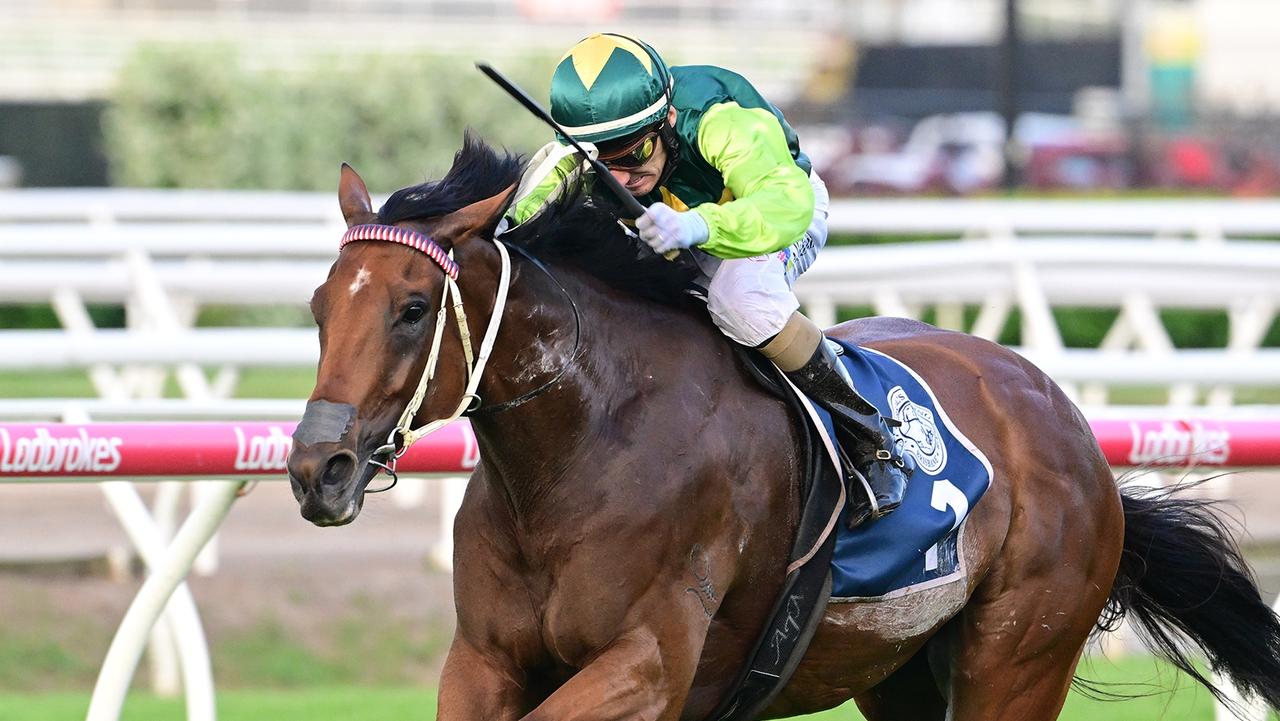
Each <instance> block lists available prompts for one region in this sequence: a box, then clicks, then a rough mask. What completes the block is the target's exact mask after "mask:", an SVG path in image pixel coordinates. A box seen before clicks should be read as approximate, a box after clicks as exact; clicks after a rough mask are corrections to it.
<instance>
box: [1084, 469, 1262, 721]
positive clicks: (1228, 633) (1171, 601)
mask: <svg viewBox="0 0 1280 721" xmlns="http://www.w3.org/2000/svg"><path fill="white" fill-rule="evenodd" d="M1122 501H1123V503H1124V521H1125V529H1124V553H1123V555H1122V556H1121V559H1120V570H1119V572H1118V573H1117V575H1116V582H1115V585H1114V586H1113V588H1112V591H1111V597H1110V598H1109V599H1108V600H1107V608H1106V611H1105V612H1104V614H1103V620H1102V621H1100V622H1099V625H1100V626H1103V627H1109V626H1112V625H1113V624H1114V623H1115V622H1117V621H1118V620H1119V619H1120V618H1121V617H1123V616H1124V615H1125V614H1126V613H1127V614H1128V615H1130V616H1131V617H1133V618H1134V619H1135V620H1136V625H1137V626H1138V627H1139V631H1140V633H1141V634H1142V635H1143V637H1144V640H1145V641H1146V643H1147V645H1148V646H1149V647H1150V648H1151V649H1152V650H1153V651H1155V652H1157V653H1158V654H1160V655H1161V656H1164V657H1165V658H1167V659H1168V660H1169V661H1170V662H1171V663H1173V664H1174V665H1175V666H1177V667H1178V668H1180V669H1182V670H1183V671H1185V672H1186V673H1187V674H1188V675H1190V676H1192V677H1193V678H1195V679H1196V680H1197V681H1199V682H1200V683H1202V684H1204V685H1205V687H1206V688H1208V689H1209V690H1210V691H1212V692H1213V695H1214V696H1216V697H1218V699H1219V700H1223V701H1224V703H1228V704H1229V703H1230V702H1229V701H1226V698H1225V697H1224V695H1223V693H1222V691H1221V690H1220V689H1218V688H1216V687H1215V686H1214V684H1213V683H1212V682H1210V680H1209V679H1207V678H1205V676H1204V674H1202V673H1201V672H1200V671H1199V670H1197V669H1196V667H1195V665H1194V664H1193V662H1192V659H1191V657H1190V656H1191V653H1190V649H1189V648H1188V647H1187V645H1186V643H1185V641H1186V640H1190V641H1193V642H1194V643H1195V645H1197V646H1199V647H1200V648H1201V649H1202V650H1203V651H1204V653H1205V654H1206V655H1207V657H1208V661H1209V666H1210V667H1211V668H1212V669H1213V670H1214V671H1216V672H1219V673H1222V674H1223V675H1225V676H1227V677H1229V678H1230V679H1231V680H1232V681H1233V682H1235V684H1236V686H1237V688H1239V689H1240V690H1242V691H1244V692H1246V693H1251V694H1253V695H1255V696H1256V697H1258V698H1260V699H1262V700H1264V701H1265V702H1267V703H1268V704H1270V706H1271V707H1272V708H1276V709H1280V617H1277V616H1276V614H1275V612H1273V611H1272V610H1271V609H1270V608H1269V607H1268V606H1267V604H1266V602H1264V601H1263V600H1262V598H1261V595H1260V594H1259V592H1258V586H1257V582H1256V581H1255V579H1254V577H1253V574H1252V572H1251V571H1250V570H1249V566H1248V565H1247V564H1246V563H1245V560H1244V557H1243V556H1242V555H1241V554H1240V549H1239V548H1238V547H1237V546H1236V544H1235V541H1234V539H1233V538H1232V536H1231V533H1230V531H1229V530H1228V529H1227V528H1226V526H1225V525H1224V524H1223V521H1222V519H1221V518H1220V517H1219V516H1217V515H1216V514H1215V513H1214V511H1213V502H1212V501H1205V500H1195V499H1187V498H1174V497H1172V496H1171V495H1170V492H1169V491H1167V490H1166V491H1156V492H1152V493H1146V494H1132V495H1131V494H1128V493H1122Z"/></svg>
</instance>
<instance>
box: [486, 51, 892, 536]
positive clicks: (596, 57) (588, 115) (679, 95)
mask: <svg viewBox="0 0 1280 721" xmlns="http://www.w3.org/2000/svg"><path fill="white" fill-rule="evenodd" d="M551 115H552V117H554V118H555V119H556V121H557V122H559V123H560V125H561V126H563V128H564V129H565V131H566V132H568V133H570V134H572V135H573V137H574V139H575V140H578V141H579V142H580V143H581V144H582V145H583V147H584V149H586V150H587V152H588V153H595V154H596V156H597V157H598V159H599V160H600V161H601V162H602V163H604V165H605V166H606V167H608V168H609V171H610V173H612V174H613V176H614V177H615V178H617V179H618V181H619V182H620V183H621V184H622V185H623V187H625V188H626V189H627V190H628V191H629V192H631V194H632V195H634V196H636V198H637V199H638V200H639V201H640V202H641V204H643V205H645V206H647V208H648V209H647V210H646V211H645V214H644V215H643V216H641V217H640V218H638V219H637V220H636V229H637V231H638V232H639V235H640V238H641V239H642V240H644V242H645V243H647V244H648V245H649V246H650V247H651V248H652V249H653V250H654V251H655V252H657V253H667V252H670V251H673V250H681V249H686V248H688V249H690V250H691V254H692V256H693V258H694V259H695V261H696V262H697V264H698V267H699V268H700V270H701V271H702V277H701V281H702V284H703V286H704V287H705V289H706V291H707V307H708V310H709V311H710V314H711V318H712V320H713V321H714V322H715V324H716V326H717V327H718V328H719V329H720V330H721V331H722V332H723V333H724V334H725V335H727V336H729V337H730V338H732V339H733V340H735V341H737V342H738V343H741V344H743V345H747V346H751V347H753V348H758V349H759V350H760V351H761V352H762V353H763V354H764V355H765V356H766V357H768V358H769V359H770V360H772V361H773V362H774V363H775V364H776V365H777V366H778V367H779V368H780V369H781V370H782V371H783V372H785V373H786V375H787V377H788V378H790V379H791V381H792V382H793V383H795V385H796V386H798V387H799V388H800V390H801V391H803V392H804V393H805V394H806V395H808V396H809V397H810V398H812V399H813V400H814V401H816V402H817V403H819V404H820V405H822V406H823V407H824V408H826V409H827V410H828V411H830V412H831V413H832V415H833V416H834V417H835V419H836V424H837V427H838V428H840V429H841V430H842V431H843V433H842V436H844V438H846V439H850V440H851V441H852V442H851V443H845V444H844V445H845V447H846V450H847V451H848V452H849V453H851V454H852V456H853V459H852V465H853V467H854V468H856V469H857V470H858V471H859V472H860V473H861V475H862V476H863V477H864V478H865V479H866V481H867V484H868V485H869V486H870V488H869V489H865V492H866V495H868V496H869V497H870V504H869V507H862V506H861V504H854V508H855V511H854V513H855V517H854V518H853V519H852V521H851V525H856V524H857V523H860V522H862V521H865V520H866V519H867V518H878V517H879V516H882V515H884V514H886V513H888V512H890V511H892V510H893V509H894V508H896V507H897V506H898V505H899V504H900V503H901V502H902V497H903V493H904V492H905V489H906V484H907V478H908V476H909V475H910V473H911V471H912V469H913V468H914V464H913V463H912V462H911V460H912V459H911V458H910V456H905V457H904V456H903V455H902V454H901V453H900V452H899V450H898V448H897V446H896V443H895V441H894V436H893V434H892V433H891V432H890V430H889V427H888V425H887V424H886V422H885V419H884V418H883V417H881V416H880V414H879V413H878V412H877V411H876V409H875V407H874V406H872V405H871V404H870V403H869V402H867V401H866V400H865V399H864V398H863V397H862V396H861V395H859V394H858V392H857V391H856V390H855V389H854V388H853V386H852V384H851V381H850V379H849V376H848V374H847V372H846V371H845V369H844V366H843V365H842V364H841V363H840V362H839V361H838V360H837V355H838V353H839V352H840V351H839V347H838V346H836V345H835V344H834V343H831V342H830V341H826V339H825V338H824V336H823V334H822V331H821V330H820V329H819V328H818V327H817V326H816V325H815V324H814V323H813V322H812V321H811V320H809V319H808V318H806V317H805V316H804V315H802V314H800V312H799V310H798V309H799V307H800V303H799V301H798V300H797V299H796V296H795V294H794V293H793V292H792V291H791V285H792V284H793V283H794V282H795V280H796V278H797V277H799V275H800V274H801V273H803V272H804V271H805V270H807V269H808V268H809V266H810V265H811V264H812V263H813V261H814V258H815V257H816V256H817V254H818V251H819V250H821V249H822V247H823V245H825V244H826V240H827V207H828V204H829V198H828V195H827V190H826V186H825V185H824V184H823V182H822V180H821V179H820V178H819V177H818V175H817V174H816V173H814V172H813V168H812V164H811V163H810V161H809V158H808V156H806V155H805V154H804V153H803V152H801V151H800V146H799V142H798V140H797V138H796V133H795V131H794V130H792V128H791V126H790V125H788V124H787V121H786V120H785V119H784V118H783V116H782V113H781V112H780V111H779V110H778V109H777V108H775V107H774V106H773V105H771V104H770V103H769V102H768V101H766V100H765V99H764V98H763V97H761V95H760V93H758V92H757V91H756V89H755V88H753V87H752V86H751V84H750V83H748V82H747V81H746V79H744V78H743V77H742V76H740V75H738V74H736V73H733V72H730V71H728V70H725V69H723V68H718V67H713V66H709V65H689V66H679V67H672V68H668V67H667V65H666V64H665V63H664V62H663V61H662V58H661V57H659V56H658V53H657V52H656V51H654V49H653V48H651V47H650V46H649V45H647V44H646V43H644V42H641V41H639V40H637V39H635V38H631V37H628V36H625V35H616V34H612V33H604V34H595V35H591V36H590V37H588V38H586V39H584V40H582V41H581V42H579V43H578V44H576V45H574V46H573V47H572V48H571V49H570V50H569V52H568V53H567V54H565V56H564V57H563V58H562V59H561V60H560V63H559V65H557V66H556V69H555V72H554V74H553V75H552V77H551ZM575 153H576V151H574V150H573V149H572V148H571V147H568V146H566V145H561V144H560V143H558V142H551V143H548V144H547V145H546V146H545V147H543V148H542V149H541V150H539V151H538V152H537V153H535V154H534V156H533V158H532V159H531V160H530V163H529V166H528V168H527V170H526V171H525V175H524V177H523V179H522V180H521V183H520V187H519V189H518V190H517V195H516V198H517V199H516V202H515V203H514V204H513V206H512V210H511V211H509V212H508V222H509V223H510V224H512V225H515V224H520V223H523V222H525V221H527V220H528V219H530V218H531V217H533V216H535V215H537V214H538V213H539V212H540V211H541V210H542V209H543V208H544V207H546V205H547V204H548V203H549V202H551V201H552V200H553V199H555V198H556V197H559V196H560V194H561V193H563V192H564V188H565V185H566V184H567V183H569V182H577V180H578V178H580V177H583V176H584V175H585V174H586V173H589V172H590V167H591V166H590V165H589V164H587V163H586V162H583V161H581V159H580V158H579V157H578V156H577V155H576V154H575ZM853 485H854V487H855V488H856V487H857V486H858V485H860V484H853ZM860 507H862V508H863V509H864V510H863V511H862V512H861V513H860V512H859V511H858V510H857V509H858V508H860Z"/></svg>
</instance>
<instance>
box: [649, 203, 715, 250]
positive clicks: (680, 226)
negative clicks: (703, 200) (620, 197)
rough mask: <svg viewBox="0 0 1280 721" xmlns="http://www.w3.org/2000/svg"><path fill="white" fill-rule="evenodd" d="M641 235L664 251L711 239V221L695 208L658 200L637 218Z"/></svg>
mask: <svg viewBox="0 0 1280 721" xmlns="http://www.w3.org/2000/svg"><path fill="white" fill-rule="evenodd" d="M636 230H637V231H639V232H640V239H641V240H643V241H644V242H646V243H648V244H649V247H650V248H653V252H655V253H657V254H659V255H663V254H666V253H670V252H671V251H673V250H681V249H683V248H688V247H690V246H694V245H702V244H703V243H705V242H707V236H708V235H710V232H711V231H710V230H709V229H708V228H707V221H705V220H703V219H702V216H701V215H698V214H697V213H695V212H693V211H691V210H690V211H684V212H680V211H678V210H675V209H673V208H672V207H671V206H669V205H667V204H666V203H654V204H653V205H650V206H649V208H648V209H647V210H645V211H644V215H642V216H640V217H639V218H636Z"/></svg>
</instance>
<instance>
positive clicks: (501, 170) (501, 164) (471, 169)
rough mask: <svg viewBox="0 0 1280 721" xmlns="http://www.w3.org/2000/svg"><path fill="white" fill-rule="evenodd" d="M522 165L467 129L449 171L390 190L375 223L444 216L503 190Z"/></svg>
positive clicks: (511, 181) (517, 157)
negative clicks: (417, 182)
mask: <svg viewBox="0 0 1280 721" xmlns="http://www.w3.org/2000/svg"><path fill="white" fill-rule="evenodd" d="M523 166H524V159H523V158H521V157H520V156H519V155H512V154H510V153H502V154H498V153H496V152H494V150H493V149H492V148H490V147H489V146H488V145H486V144H485V142H484V141H483V140H481V139H480V138H479V137H477V136H476V135H474V134H473V133H471V132H470V131H468V132H467V133H466V134H465V135H464V136H463V138H462V149H461V150H459V151H458V152H457V153H455V154H454V156H453V165H452V166H451V167H450V168H449V172H447V173H445V176H444V177H443V178H441V179H440V180H437V181H434V182H429V183H423V184H422V185H415V186H413V187H411V188H402V189H400V190H397V191H396V192H394V193H392V194H391V197H390V198H387V202H385V203H383V204H382V207H381V208H379V209H378V222H379V223H384V224H386V225H391V224H394V223H398V222H400V221H402V220H416V219H423V218H437V217H440V216H442V215H448V214H449V213H452V212H454V211H456V210H460V209H462V208H464V207H466V206H468V205H471V204H472V203H476V202H479V201H481V200H484V199H485V198H492V197H493V196H495V195H497V194H498V193H501V192H502V191H503V190H506V189H507V187H508V186H510V185H511V184H512V183H515V182H517V181H518V180H520V172H521V170H522V169H523Z"/></svg>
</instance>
